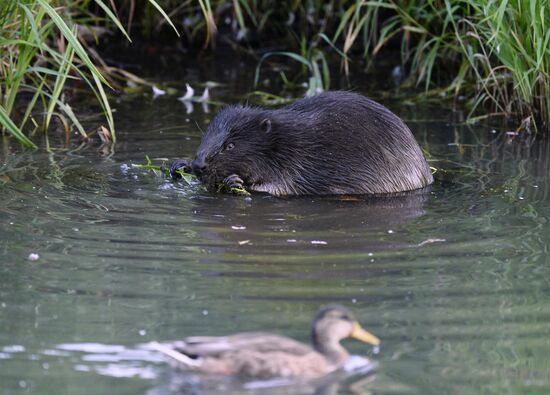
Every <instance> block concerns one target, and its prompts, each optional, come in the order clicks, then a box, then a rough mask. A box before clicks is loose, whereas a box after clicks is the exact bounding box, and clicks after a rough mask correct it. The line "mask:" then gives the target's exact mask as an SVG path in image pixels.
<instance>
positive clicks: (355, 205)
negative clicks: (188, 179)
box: [0, 68, 550, 394]
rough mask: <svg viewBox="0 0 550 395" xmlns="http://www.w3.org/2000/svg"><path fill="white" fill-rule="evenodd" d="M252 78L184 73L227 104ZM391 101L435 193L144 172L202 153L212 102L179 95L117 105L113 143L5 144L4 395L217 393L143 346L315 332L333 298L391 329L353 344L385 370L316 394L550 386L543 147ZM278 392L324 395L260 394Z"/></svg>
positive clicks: (547, 163) (0, 300)
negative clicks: (334, 189)
mask: <svg viewBox="0 0 550 395" xmlns="http://www.w3.org/2000/svg"><path fill="white" fill-rule="evenodd" d="M186 73H187V74H186ZM201 73H202V74H201ZM209 73H211V74H209ZM216 73H219V74H216ZM245 73H246V70H240V71H239V68H236V69H231V70H225V71H224V70H203V71H201V72H199V71H197V70H191V71H189V70H187V71H185V70H184V71H182V75H183V76H184V77H185V76H187V78H188V80H189V79H191V80H193V79H194V80H201V81H204V80H207V79H216V78H217V79H218V80H225V81H227V82H229V85H227V86H225V87H221V88H217V89H214V90H212V96H213V98H215V99H217V100H221V101H225V102H235V101H237V100H238V99H237V98H236V97H237V95H238V93H240V92H242V91H243V85H245V86H247V87H248V88H249V86H248V85H246V84H245V83H243V80H246V78H245V77H243V75H244V74H245ZM213 75H218V77H216V78H215V77H214V76H213ZM220 75H221V77H220ZM184 77H182V78H184ZM184 81H185V80H184ZM386 104H387V105H388V106H389V107H390V108H391V109H392V110H394V111H395V112H397V113H398V114H399V115H401V116H402V117H403V118H404V119H405V120H406V121H407V123H408V124H409V125H410V127H411V129H412V130H413V131H414V133H415V135H416V137H417V139H418V140H419V142H420V143H421V145H422V146H423V147H424V148H426V149H427V150H429V152H430V153H431V155H432V157H433V158H434V159H436V161H433V162H432V164H433V165H434V166H437V167H440V168H443V169H446V170H448V171H447V172H440V173H439V174H438V175H437V178H438V180H439V181H438V182H436V184H435V185H434V187H433V189H432V191H431V192H429V193H426V194H413V195H412V196H409V197H406V198H400V199H394V200H387V199H386V200H382V199H364V200H356V201H340V200H335V199H328V198H299V199H279V198H272V197H268V196H261V195H255V196H253V197H252V198H251V199H245V198H243V197H234V196H227V195H212V194H209V193H207V192H205V191H203V190H202V189H201V188H200V186H191V187H190V186H186V185H183V184H174V183H172V182H170V181H166V180H164V179H162V178H160V177H158V176H155V175H154V174H153V173H152V172H149V171H145V170H140V169H132V168H131V167H129V166H130V165H131V163H143V162H144V155H145V154H148V155H149V156H150V157H151V158H156V157H170V158H173V157H185V156H192V155H193V153H194V150H195V148H196V146H197V145H198V142H199V140H200V131H198V128H197V124H198V125H199V126H200V127H202V128H204V127H205V125H206V124H207V122H208V120H209V119H211V118H212V116H213V113H215V111H216V109H215V108H213V107H211V108H210V112H209V113H205V112H204V111H203V109H202V108H201V107H200V106H195V107H194V111H193V113H191V114H186V110H185V107H184V106H183V105H182V104H181V103H180V102H178V101H177V100H176V98H175V97H159V98H157V99H155V100H152V98H151V97H149V96H147V97H141V96H140V97H134V98H129V99H124V100H120V101H119V102H118V103H116V105H115V107H116V108H117V120H118V131H119V134H118V138H119V143H117V144H116V146H114V147H112V148H111V149H105V148H104V147H100V146H99V144H95V143H91V144H88V145H84V146H82V147H79V148H77V149H72V150H59V151H56V152H55V153H51V154H47V153H43V152H39V153H31V154H19V155H14V154H10V153H8V152H7V147H4V152H3V154H2V157H1V158H2V162H1V163H2V168H1V170H0V175H1V177H2V182H3V185H2V186H0V188H1V189H0V196H1V199H2V204H1V205H0V223H1V227H0V262H1V264H0V383H1V384H0V386H1V389H0V392H1V393H6V394H11V393H27V392H28V393H40V394H59V393H67V394H99V393H117V394H118V393H120V394H126V393H128V394H130V393H132V394H135V393H146V394H165V393H178V392H183V393H213V392H215V391H214V389H213V388H212V387H209V388H206V387H208V385H209V384H208V383H206V384H205V383H201V382H189V381H186V380H184V379H182V378H181V376H180V375H178V374H176V373H175V372H174V371H173V370H172V369H171V368H170V367H169V366H168V364H166V363H165V361H164V360H163V359H162V357H161V356H159V355H158V354H156V353H154V352H152V351H149V350H147V349H144V348H143V346H142V344H144V343H147V342H149V341H152V340H171V339H177V338H180V337H183V336H187V335H196V334H225V333H230V332H235V331H245V330H246V331H248V330H262V331H273V332H277V333H282V334H287V335H290V336H293V337H295V338H298V339H300V340H303V341H308V335H309V323H310V320H311V318H312V316H313V314H314V312H315V311H316V310H317V309H318V307H319V306H320V305H322V304H325V303H332V302H338V303H341V304H344V305H346V306H348V307H350V308H351V309H352V310H353V311H354V312H355V314H356V315H357V317H358V319H359V320H360V321H361V322H362V323H363V324H364V326H365V327H366V328H368V329H369V330H370V331H372V332H373V333H375V334H377V335H378V336H379V337H381V338H382V347H381V350H380V353H379V354H376V355H375V354H373V353H372V350H370V349H369V347H365V346H364V345H362V344H359V343H355V342H353V341H349V342H347V343H346V345H347V346H348V348H349V350H351V351H352V352H353V353H355V354H360V355H364V356H368V357H369V358H371V359H373V360H375V361H377V363H378V367H377V368H376V370H375V372H374V373H373V374H370V375H364V376H363V377H359V379H360V380H356V378H354V379H353V380H349V379H348V380H345V382H344V383H342V384H341V385H340V386H339V388H336V387H334V386H333V387H331V388H329V389H327V388H323V390H326V391H325V392H321V391H319V393H330V391H333V393H335V392H340V393H350V391H355V393H364V394H466V393H484V394H519V393H524V394H547V393H549V392H550V336H549V335H550V252H549V245H550V225H549V224H548V220H547V218H548V217H549V215H550V196H549V192H550V184H549V182H548V171H549V168H550V155H549V148H548V144H546V143H545V142H540V141H538V142H536V141H535V142H526V141H519V140H517V141H516V140H510V137H508V136H506V135H505V134H503V133H502V132H503V131H504V130H501V129H499V130H498V131H497V133H491V128H488V127H483V126H480V127H476V128H474V129H471V128H469V127H466V126H464V125H463V124H461V123H458V122H456V121H455V120H456V118H457V116H456V114H453V113H451V112H445V111H434V109H433V108H430V107H426V106H425V107H406V106H400V105H397V104H396V103H394V102H386ZM195 122H196V123H195ZM442 180H446V181H442ZM30 254H38V256H39V258H38V259H37V260H30V259H29V255H30ZM214 387H215V385H214ZM350 388H351V389H350ZM228 391H229V390H227V389H225V390H219V391H218V392H221V393H224V392H228ZM276 391H279V392H278V393H280V392H281V391H283V392H285V391H286V393H312V392H313V390H312V389H311V388H310V387H308V386H303V387H299V386H298V387H292V388H290V389H288V388H287V389H280V388H278V389H261V390H256V392H255V393H270V392H276ZM233 392H235V393H241V392H243V393H244V392H246V390H245V389H238V388H236V389H235V388H233ZM249 392H253V391H249Z"/></svg>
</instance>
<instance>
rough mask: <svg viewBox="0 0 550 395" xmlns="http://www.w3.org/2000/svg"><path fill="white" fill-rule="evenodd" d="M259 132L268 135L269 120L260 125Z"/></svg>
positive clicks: (269, 128)
mask: <svg viewBox="0 0 550 395" xmlns="http://www.w3.org/2000/svg"><path fill="white" fill-rule="evenodd" d="M260 130H261V131H262V132H264V133H269V132H270V131H271V120H270V119H268V118H266V119H264V120H263V121H262V123H260Z"/></svg>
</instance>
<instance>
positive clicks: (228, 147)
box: [225, 143, 235, 151]
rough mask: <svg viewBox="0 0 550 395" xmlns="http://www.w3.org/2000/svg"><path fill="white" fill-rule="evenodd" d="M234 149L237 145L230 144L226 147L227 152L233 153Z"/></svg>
mask: <svg viewBox="0 0 550 395" xmlns="http://www.w3.org/2000/svg"><path fill="white" fill-rule="evenodd" d="M233 148H235V144H233V143H228V144H227V145H226V146H225V149H226V150H227V151H231V150H232V149H233Z"/></svg>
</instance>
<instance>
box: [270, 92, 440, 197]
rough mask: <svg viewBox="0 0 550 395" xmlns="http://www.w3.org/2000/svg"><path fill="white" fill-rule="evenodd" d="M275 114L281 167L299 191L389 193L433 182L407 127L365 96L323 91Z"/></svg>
mask: <svg viewBox="0 0 550 395" xmlns="http://www.w3.org/2000/svg"><path fill="white" fill-rule="evenodd" d="M273 117H274V125H277V124H278V125H279V127H277V128H276V129H274V130H273V133H280V134H282V135H284V137H283V138H285V139H286V140H287V142H288V152H287V156H286V158H287V159H288V161H287V162H286V163H285V165H284V167H285V171H284V173H285V174H290V175H291V178H292V179H293V181H294V182H293V185H294V186H295V189H296V191H297V192H298V193H301V194H357V193H392V192H402V191H408V190H413V189H419V188H423V187H426V186H428V185H430V184H431V183H432V182H433V177H432V173H431V171H430V168H429V166H428V164H427V162H426V160H425V158H424V156H423V155H422V152H421V150H420V147H419V146H418V143H417V142H416V140H415V138H414V136H413V135H412V133H411V131H410V130H409V128H408V127H407V126H406V125H405V124H404V123H403V122H402V121H401V120H400V119H399V117H397V116H396V115H395V114H393V113H392V112H391V111H390V110H388V109H387V108H385V107H384V106H382V105H381V104H379V103H376V102H375V101H373V100H371V99H369V98H366V97H364V96H361V95H358V94H355V93H351V92H341V91H337V92H326V93H323V94H321V95H318V96H315V97H311V98H305V99H302V100H299V101H297V102H295V103H293V104H291V105H289V106H287V107H284V108H282V109H279V110H274V111H273ZM287 181H288V180H287ZM287 183H288V182H287Z"/></svg>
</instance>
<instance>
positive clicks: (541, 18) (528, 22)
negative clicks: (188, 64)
mask: <svg viewBox="0 0 550 395" xmlns="http://www.w3.org/2000/svg"><path fill="white" fill-rule="evenodd" d="M166 3H169V1H166ZM184 3H185V4H184V6H182V7H180V8H179V9H178V12H179V15H180V16H181V17H184V16H192V15H196V14H197V13H198V12H199V10H200V12H201V13H202V15H203V18H202V19H201V20H197V21H196V22H195V25H193V26H188V27H187V28H186V31H187V32H188V37H189V38H190V39H191V40H197V39H198V38H197V36H198V33H197V32H200V31H203V32H205V34H204V37H205V44H209V43H210V44H212V45H213V44H214V43H215V36H216V34H218V35H222V33H220V30H219V29H218V28H217V27H216V26H217V25H219V24H220V23H221V21H222V20H227V19H228V18H229V20H234V21H235V23H234V24H232V25H231V26H233V27H232V29H233V31H232V32H227V31H225V32H224V33H223V35H224V38H225V39H227V37H229V36H231V35H233V36H237V37H239V33H243V34H241V35H240V37H241V38H242V37H245V38H244V39H243V40H241V43H243V42H244V43H245V45H256V46H257V45H258V43H256V44H254V41H256V42H259V44H260V45H261V44H262V43H263V42H264V41H263V38H269V37H273V36H275V37H278V38H280V39H279V40H278V43H280V44H279V45H281V47H282V48H281V50H279V51H274V52H272V53H269V54H267V55H264V56H263V57H262V58H261V59H260V65H261V64H263V62H264V61H265V59H266V58H268V57H272V56H275V55H279V56H281V55H282V56H286V57H287V58H288V59H292V60H293V61H296V62H300V63H302V64H303V65H304V66H305V67H306V71H308V72H309V75H308V77H307V81H308V82H307V88H306V90H307V92H308V93H311V87H312V83H313V84H315V83H317V82H322V83H321V84H320V85H319V84H318V85H317V87H319V86H324V87H326V81H328V80H330V76H329V77H328V78H327V77H326V76H325V75H324V71H323V76H322V78H319V76H320V73H319V72H317V71H316V70H314V68H315V65H316V64H322V62H323V60H321V59H322V58H321V56H324V55H319V54H323V53H326V52H327V51H334V50H335V49H336V51H337V52H338V53H339V54H340V55H341V57H342V66H343V70H344V72H345V73H349V63H350V62H351V61H352V60H353V59H357V58H363V59H366V60H368V61H370V60H371V59H372V58H373V57H374V56H376V55H378V54H379V53H380V52H381V51H383V50H384V49H386V48H387V47H388V46H390V47H394V48H395V46H396V45H397V46H398V48H399V50H400V53H401V59H402V65H403V69H404V70H406V71H407V76H408V77H409V78H408V80H406V81H405V83H409V82H411V81H413V84H414V85H416V86H418V87H419V88H422V89H423V90H425V91H427V92H431V91H432V90H434V91H437V92H441V91H442V90H443V91H447V92H448V93H450V94H452V95H450V96H455V97H456V96H459V95H466V96H467V97H468V98H469V99H470V100H469V102H470V108H471V110H472V112H471V114H470V119H471V120H476V119H480V118H485V117H488V116H491V115H504V116H507V117H512V118H514V119H516V120H518V123H519V121H522V120H523V121H524V123H525V120H530V122H531V124H533V125H539V126H542V129H546V130H548V128H549V124H550V3H549V0H504V1H500V0H499V1H496V0H480V1H476V0H410V1H409V0H393V1H392V0H372V1H366V0H355V1H344V0H332V1H320V0H311V1H307V2H297V1H289V0H286V1H280V2H277V4H276V5H275V4H274V2H269V1H262V0H233V1H228V0H197V1H186V2H184ZM290 19H292V21H293V22H292V23H290V22H289V20H290ZM245 33H246V34H245ZM285 37H286V39H285ZM295 37H301V39H300V40H296V39H295ZM296 42H298V45H295V44H294V45H293V44H292V43H296ZM304 42H305V43H306V46H307V48H306V49H305V50H304ZM246 43H248V44H246ZM281 43H285V44H284V45H283V44H281ZM314 53H315V55H314ZM282 78H283V80H285V81H288V82H289V83H292V81H291V78H289V77H288V76H282ZM312 78H313V79H312Z"/></svg>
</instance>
